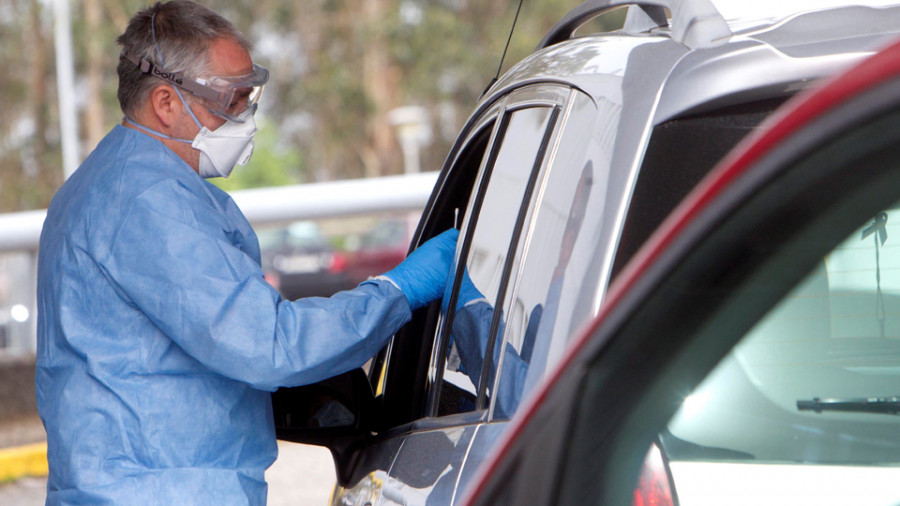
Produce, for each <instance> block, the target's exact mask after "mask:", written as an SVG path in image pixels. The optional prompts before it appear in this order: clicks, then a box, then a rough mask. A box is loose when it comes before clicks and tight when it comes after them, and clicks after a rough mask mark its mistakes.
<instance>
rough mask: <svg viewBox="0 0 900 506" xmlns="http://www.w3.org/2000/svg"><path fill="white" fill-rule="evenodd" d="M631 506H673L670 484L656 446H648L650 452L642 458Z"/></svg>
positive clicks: (673, 500)
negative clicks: (639, 474)
mask: <svg viewBox="0 0 900 506" xmlns="http://www.w3.org/2000/svg"><path fill="white" fill-rule="evenodd" d="M631 504H632V506H675V496H674V494H672V484H671V482H670V481H669V473H668V470H667V469H666V463H665V461H664V460H663V456H662V452H661V451H660V450H659V446H657V445H656V444H652V445H650V451H648V452H647V456H646V457H644V465H643V467H642V468H641V476H640V478H638V485H637V488H636V489H635V490H634V499H633V500H632V503H631Z"/></svg>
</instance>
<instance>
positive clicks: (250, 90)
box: [122, 51, 269, 122]
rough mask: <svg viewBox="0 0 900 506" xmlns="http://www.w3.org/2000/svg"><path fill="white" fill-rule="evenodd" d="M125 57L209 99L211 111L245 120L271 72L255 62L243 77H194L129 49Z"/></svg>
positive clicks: (152, 73)
mask: <svg viewBox="0 0 900 506" xmlns="http://www.w3.org/2000/svg"><path fill="white" fill-rule="evenodd" d="M122 58H125V59H126V60H128V61H130V62H131V63H134V64H135V66H137V67H139V68H140V69H141V72H143V73H145V74H151V75H153V76H156V77H158V78H160V79H162V80H164V81H167V82H169V83H171V84H174V85H176V86H178V87H179V88H181V89H183V90H186V91H189V92H190V93H191V94H193V95H194V96H196V97H199V98H202V99H204V100H205V101H206V106H207V108H208V109H209V111H210V112H211V113H213V114H215V115H217V116H221V117H223V118H225V119H228V120H231V121H237V122H242V121H243V119H241V118H239V116H240V115H241V113H243V112H244V111H246V110H248V109H251V108H253V109H255V108H254V106H255V105H256V103H257V102H259V97H260V96H261V95H262V90H263V88H264V87H265V84H266V83H267V82H268V81H269V71H268V70H266V68H265V67H261V66H259V65H256V64H253V71H252V72H250V73H249V74H246V75H242V76H214V77H206V78H199V79H191V78H189V77H186V76H185V75H184V74H182V73H181V72H168V71H166V70H165V69H163V68H161V67H160V66H158V65H156V64H154V63H153V62H151V61H150V60H148V59H147V58H137V57H135V56H134V55H132V54H131V53H128V52H126V51H123V52H122Z"/></svg>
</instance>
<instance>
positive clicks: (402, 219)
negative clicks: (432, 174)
mask: <svg viewBox="0 0 900 506" xmlns="http://www.w3.org/2000/svg"><path fill="white" fill-rule="evenodd" d="M420 216H421V213H414V214H397V215H389V216H384V217H382V218H380V219H379V220H378V221H377V222H376V223H375V225H374V226H373V227H372V228H371V229H370V230H368V231H367V232H366V233H365V234H363V235H362V236H361V237H360V238H359V241H358V243H357V244H355V245H354V247H353V248H348V249H349V250H350V251H348V253H347V270H346V276H347V285H348V286H356V285H358V284H359V283H361V282H363V281H365V280H366V279H367V278H368V277H369V276H377V275H379V274H382V273H384V272H387V271H389V270H391V269H393V268H394V267H396V266H397V264H399V263H400V262H402V261H403V260H404V259H405V258H406V254H407V253H408V252H409V244H410V242H411V241H412V238H413V235H414V234H415V232H416V225H417V224H418V222H419V217H420Z"/></svg>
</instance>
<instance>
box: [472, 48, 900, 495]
mask: <svg viewBox="0 0 900 506" xmlns="http://www.w3.org/2000/svg"><path fill="white" fill-rule="evenodd" d="M895 216H900V44H897V45H894V46H893V47H890V48H889V49H886V50H885V51H883V52H881V53H880V54H878V55H877V56H875V57H874V58H872V59H870V60H868V61H866V62H864V63H863V64H861V65H860V66H858V67H855V68H853V69H852V70H850V71H849V72H847V73H845V74H843V75H842V76H841V77H840V78H839V79H837V80H835V81H833V82H831V83H830V84H829V85H828V86H826V87H824V88H823V89H821V90H819V91H818V92H817V93H814V94H811V95H809V96H807V97H805V99H804V100H802V101H799V102H798V103H796V104H793V105H792V106H791V107H790V109H789V112H786V113H784V114H782V115H781V117H780V118H779V120H778V121H777V122H774V123H773V124H771V126H770V128H769V129H768V130H767V131H766V132H765V134H763V135H760V136H758V137H757V139H756V140H755V142H753V143H751V144H748V145H746V146H745V147H744V148H743V149H742V150H740V151H739V152H738V153H737V154H735V155H733V156H731V157H729V159H728V161H727V162H726V163H724V164H723V165H722V166H721V168H720V169H719V170H717V171H716V172H715V173H714V174H713V176H712V177H711V178H709V179H708V180H706V181H705V182H704V183H703V184H702V185H701V187H700V188H699V189H698V191H696V192H695V193H694V194H693V195H692V196H691V198H689V199H688V200H687V201H686V202H685V204H684V205H682V206H681V207H680V208H679V209H678V210H677V211H676V212H675V213H674V215H673V216H672V217H671V218H670V219H669V220H668V221H667V224H666V225H665V226H663V227H662V228H661V229H660V230H659V231H658V232H657V233H656V234H655V235H654V237H653V238H652V239H651V240H650V241H649V243H648V244H647V245H646V246H645V247H644V248H643V249H642V250H641V253H639V254H638V255H637V256H636V257H635V258H634V259H633V261H632V262H631V264H630V265H629V266H628V267H627V268H626V270H625V271H624V273H623V274H622V275H621V276H620V277H619V279H618V280H617V282H616V283H615V285H614V286H613V288H612V289H611V290H610V294H609V297H608V299H607V302H606V304H605V306H604V308H603V309H602V310H601V313H600V316H599V317H598V318H597V319H596V320H595V321H594V323H593V324H592V325H591V327H590V328H589V330H588V332H586V333H585V334H584V335H583V337H582V338H581V339H579V340H578V341H577V343H576V344H575V345H574V348H573V350H572V352H571V353H570V354H569V355H568V356H567V358H566V359H565V360H564V361H563V362H562V364H561V368H560V369H559V370H558V371H557V372H556V373H555V375H554V378H553V379H552V381H551V382H550V384H549V385H548V386H547V387H546V388H545V389H543V391H541V392H540V394H538V396H537V397H536V398H535V402H534V403H533V404H531V405H529V406H528V407H527V408H526V409H524V410H523V413H522V417H521V418H520V419H519V420H518V421H517V423H516V424H515V426H514V427H513V428H512V430H511V431H510V432H509V435H508V437H507V438H506V439H505V441H504V442H503V443H502V444H501V445H500V450H501V451H500V453H499V454H498V456H497V457H495V458H494V459H493V461H492V462H491V463H490V465H489V466H488V468H487V474H485V475H484V476H483V477H482V478H481V479H480V480H478V484H477V486H476V487H475V488H474V490H473V493H472V497H471V498H470V500H469V501H467V502H465V504H467V505H469V506H480V505H485V506H487V505H503V504H529V505H534V506H541V505H550V504H553V505H557V504H559V505H568V504H635V505H643V504H659V505H672V504H681V505H683V506H693V505H710V504H739V505H740V504H766V505H782V504H784V505H788V504H790V505H793V504H825V505H833V504H835V505H836V504H854V505H879V506H880V505H884V506H888V505H896V504H900V490H898V488H897V487H896V486H895V484H896V483H897V482H898V480H900V440H898V438H897V435H898V434H900V418H898V416H897V415H898V413H900V396H898V392H900V383H898V381H897V372H898V371H900V300H898V298H897V294H898V293H900V278H898V276H897V266H898V265H900V256H898V253H900V250H898V248H897V246H896V244H897V241H898V240H900V226H898V225H897V223H895V221H896V220H894V219H893V218H894V217H895ZM648 448H650V450H649V453H648ZM645 455H646V457H645Z"/></svg>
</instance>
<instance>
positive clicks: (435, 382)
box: [426, 83, 572, 418]
mask: <svg viewBox="0 0 900 506" xmlns="http://www.w3.org/2000/svg"><path fill="white" fill-rule="evenodd" d="M571 89H572V88H571V87H570V86H566V85H561V84H558V83H539V84H530V85H528V86H523V87H521V88H517V89H515V90H512V91H511V92H510V93H508V94H506V95H504V96H503V97H502V98H501V99H500V100H499V101H498V102H497V106H496V107H495V108H492V109H490V111H491V112H494V111H496V113H497V116H496V118H495V123H494V129H495V130H494V132H493V133H492V136H491V140H490V142H489V144H488V147H487V150H488V151H487V155H486V156H485V157H484V158H483V159H482V166H481V167H480V168H479V174H478V176H477V177H476V182H475V186H474V187H473V191H472V196H471V197H470V198H469V201H468V206H467V208H466V210H465V212H464V213H463V218H462V223H461V226H460V231H461V234H460V241H459V244H458V246H457V251H456V254H455V261H456V264H455V265H456V266H457V271H456V272H454V273H452V275H453V277H452V281H451V280H450V279H448V283H451V282H452V286H451V290H450V298H449V301H448V305H449V307H450V308H453V307H454V306H455V304H456V300H457V297H458V295H459V287H460V283H461V279H462V278H461V275H462V272H463V269H464V266H465V263H464V262H463V261H462V260H461V259H463V258H467V256H468V252H469V246H470V245H471V240H472V234H473V233H474V229H475V227H477V223H478V220H477V219H475V220H474V223H473V216H474V214H475V211H476V210H479V209H480V201H481V200H483V198H484V195H485V192H486V191H487V187H488V185H489V184H490V181H489V179H490V178H489V174H490V172H489V170H490V171H492V170H493V166H494V163H496V161H497V160H496V159H497V156H498V154H499V152H500V149H502V146H503V140H504V139H505V133H506V129H507V128H508V126H509V122H510V119H511V118H512V116H513V115H514V114H515V113H516V112H519V111H521V110H524V109H531V108H536V107H537V108H548V109H550V114H551V117H550V118H549V120H548V124H547V128H546V130H545V132H544V138H543V141H542V147H541V148H539V150H538V153H537V156H536V159H535V164H534V165H533V166H532V168H531V173H530V181H529V184H528V188H527V189H526V198H525V199H524V201H523V202H522V203H520V205H519V210H518V216H517V220H516V225H515V230H514V232H513V235H512V238H511V241H510V244H509V245H508V247H507V257H506V259H505V261H504V270H503V276H502V280H501V290H500V295H499V297H500V300H501V301H502V299H503V298H504V297H505V286H506V283H508V282H509V279H510V276H511V274H512V272H511V271H512V264H511V258H512V257H511V256H510V252H511V251H514V250H515V248H516V247H517V244H518V240H519V237H520V235H521V232H522V230H523V229H524V228H525V227H526V224H527V221H526V219H525V217H526V216H527V214H528V212H529V209H530V208H531V206H532V202H533V200H534V198H535V195H536V194H535V191H534V190H535V188H536V186H537V181H538V177H539V175H540V174H542V173H543V171H544V167H545V166H546V164H547V163H548V161H549V160H550V156H551V155H552V149H551V148H552V146H553V145H554V139H555V138H556V136H558V134H559V131H560V128H561V122H560V119H561V115H562V111H563V109H564V108H565V107H566V105H567V103H568V100H570V98H571ZM479 123H480V124H484V123H485V122H484V121H483V120H482V121H480V122H479ZM486 174H487V175H488V180H487V181H485V175H486ZM473 225H474V227H473ZM494 302H495V303H496V301H494ZM501 304H502V302H501ZM495 307H496V306H495ZM501 307H502V306H501ZM504 309H505V308H504ZM444 320H445V316H444V315H441V317H440V318H439V321H438V323H437V326H436V327H435V331H434V334H433V341H432V352H431V358H430V365H429V373H428V382H427V388H428V401H427V404H426V416H428V417H431V418H437V417H438V412H439V403H440V390H441V388H442V386H443V385H442V384H441V382H442V375H443V363H444V360H445V358H446V351H445V350H444V349H443V348H445V343H446V342H447V341H446V340H447V339H448V338H449V330H445V329H449V327H448V325H447V322H446V321H444ZM498 324H499V320H498V318H492V322H491V329H492V330H491V335H492V336H494V337H492V338H491V339H490V341H489V346H488V350H487V351H486V356H490V353H492V350H493V343H494V342H495V341H496V334H497V332H496V326H497V325H498ZM491 364H492V361H489V360H484V362H483V367H482V371H481V372H480V374H479V378H480V381H479V385H476V388H477V389H478V395H477V397H476V409H474V410H473V411H470V412H469V413H476V415H472V416H474V417H476V418H483V417H484V416H485V413H486V411H487V409H488V407H489V406H487V405H485V404H486V396H485V392H484V390H485V388H486V386H487V382H486V381H484V378H485V377H486V375H487V374H489V372H488V371H489V367H490V365H491ZM458 414H461V413H458ZM458 414H451V415H448V416H454V417H455V416H456V415H458Z"/></svg>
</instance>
